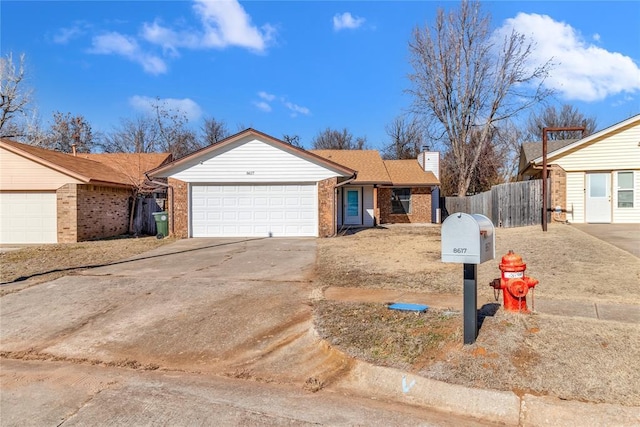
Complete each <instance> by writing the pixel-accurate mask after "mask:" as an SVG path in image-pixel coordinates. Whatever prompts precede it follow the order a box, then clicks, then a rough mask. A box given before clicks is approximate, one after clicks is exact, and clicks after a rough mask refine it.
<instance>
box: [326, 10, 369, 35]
mask: <svg viewBox="0 0 640 427" xmlns="http://www.w3.org/2000/svg"><path fill="white" fill-rule="evenodd" d="M364 21H365V19H364V18H360V17H358V16H352V15H351V13H349V12H345V13H342V14H340V13H336V14H335V15H334V16H333V29H334V30H335V31H340V30H343V29H345V28H347V29H355V28H358V27H360V26H361V25H362V24H364Z"/></svg>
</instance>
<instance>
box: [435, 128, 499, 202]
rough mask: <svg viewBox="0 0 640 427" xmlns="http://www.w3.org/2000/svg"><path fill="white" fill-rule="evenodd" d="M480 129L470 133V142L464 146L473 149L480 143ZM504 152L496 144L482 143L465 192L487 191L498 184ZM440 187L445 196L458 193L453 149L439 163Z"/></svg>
mask: <svg viewBox="0 0 640 427" xmlns="http://www.w3.org/2000/svg"><path fill="white" fill-rule="evenodd" d="M480 134H481V131H480V130H477V131H476V132H473V134H472V135H471V143H470V144H469V145H468V146H466V147H465V149H466V150H468V151H470V152H471V151H474V150H476V149H477V146H478V145H479V144H480ZM491 137H492V138H495V137H497V132H494V133H493V134H492V135H491ZM504 160H505V158H504V152H503V151H501V150H500V149H499V148H498V144H493V143H492V144H484V148H483V150H482V152H481V153H480V160H479V161H478V164H477V165H476V167H475V168H474V170H473V171H472V172H471V179H470V180H469V188H468V189H467V193H466V194H477V193H481V192H483V191H488V190H490V189H491V187H492V186H494V185H496V184H500V183H501V182H504V181H503V177H502V176H501V170H502V168H503V165H504ZM441 171H442V174H441V177H440V178H441V179H440V182H441V184H442V185H441V189H442V194H443V195H445V196H454V195H459V194H458V193H457V191H458V188H457V186H456V185H455V184H456V183H457V180H456V177H457V176H458V175H459V174H460V171H459V170H458V164H457V162H456V161H455V159H454V156H453V151H448V152H447V153H445V155H444V156H443V158H442V163H441Z"/></svg>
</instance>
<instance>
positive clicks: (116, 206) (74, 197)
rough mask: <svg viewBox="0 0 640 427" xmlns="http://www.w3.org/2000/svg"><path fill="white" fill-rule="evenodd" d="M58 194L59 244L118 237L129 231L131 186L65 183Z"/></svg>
mask: <svg viewBox="0 0 640 427" xmlns="http://www.w3.org/2000/svg"><path fill="white" fill-rule="evenodd" d="M56 195H57V215H58V219H57V221H58V242H59V243H73V242H82V241H86V240H96V239H102V238H105V237H113V236H119V235H122V234H126V233H127V232H128V230H129V209H130V197H131V191H130V190H129V189H126V188H114V187H105V186H97V185H90V184H66V185H64V186H62V187H60V188H59V189H58V190H57V191H56Z"/></svg>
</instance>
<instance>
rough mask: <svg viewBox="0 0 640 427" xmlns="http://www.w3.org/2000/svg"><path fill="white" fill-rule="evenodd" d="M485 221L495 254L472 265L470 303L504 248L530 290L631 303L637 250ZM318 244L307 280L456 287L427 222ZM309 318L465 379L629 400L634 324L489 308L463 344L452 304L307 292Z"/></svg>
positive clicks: (448, 377) (637, 293)
mask: <svg viewBox="0 0 640 427" xmlns="http://www.w3.org/2000/svg"><path fill="white" fill-rule="evenodd" d="M496 233H497V238H496V246H497V250H496V260H494V261H491V262H487V263H484V264H482V265H480V266H479V267H478V287H479V290H478V300H479V303H480V304H485V303H486V304H490V303H494V304H495V298H494V294H493V289H492V288H490V287H489V286H488V283H489V282H490V281H491V280H492V279H494V278H496V277H499V275H500V271H499V269H498V268H497V265H498V263H499V262H500V258H501V257H502V255H504V254H506V253H507V251H508V250H509V249H513V250H514V251H515V252H516V253H518V254H520V255H521V256H522V258H523V260H524V262H526V263H527V275H529V276H532V277H535V278H536V279H538V280H539V281H540V284H539V285H538V286H537V288H536V293H535V296H536V297H537V298H545V299H557V300H566V302H567V304H571V302H572V301H575V300H580V301H594V302H599V303H603V302H609V303H615V302H621V303H635V304H640V260H639V259H638V258H636V257H634V256H633V255H631V254H629V253H627V252H624V251H622V250H620V249H617V248H615V247H613V246H611V245H609V244H607V243H605V242H602V241H600V240H598V239H596V238H594V237H592V236H589V235H587V234H585V233H583V232H581V231H579V230H576V229H575V228H572V227H571V226H568V225H556V224H551V225H550V226H549V230H548V232H547V233H542V231H541V230H540V227H539V226H538V227H523V228H514V229H498V230H497V232H496ZM318 245H319V249H318V263H317V273H318V278H317V280H318V281H319V282H320V284H321V285H322V286H324V287H326V286H346V287H362V288H371V289H376V288H383V289H402V290H411V291H418V292H419V291H424V292H430V293H432V292H441V293H457V294H460V296H461V298H462V266H461V265H459V264H444V263H441V262H440V229H439V227H436V226H434V227H390V228H389V229H369V230H363V231H361V232H358V233H355V234H353V235H349V236H343V237H340V238H335V239H323V240H320V241H319V244H318ZM501 301H502V297H500V302H501ZM427 303H428V302H427ZM639 309H640V308H639ZM315 321H316V325H317V328H318V331H319V333H320V334H321V335H322V336H323V337H325V338H326V339H327V340H328V341H329V342H330V343H332V344H333V345H334V346H336V347H337V348H339V349H341V350H343V351H345V352H346V353H348V354H350V355H352V356H354V357H358V358H361V359H364V360H367V361H370V362H372V363H376V364H380V365H385V366H392V367H397V368H401V369H406V370H409V371H411V372H413V373H416V374H419V375H423V376H426V377H430V378H434V379H439V380H443V381H447V382H451V383H456V384H462V385H466V386H472V387H482V388H493V389H499V390H513V391H515V392H516V393H525V392H527V393H532V394H538V395H552V396H557V397H559V398H563V399H571V400H580V401H586V402H607V403H617V404H623V405H630V406H640V370H639V369H638V361H639V360H640V325H638V324H634V323H619V322H612V321H602V320H595V319H588V318H581V317H560V316H551V315H544V314H532V315H521V314H517V313H516V314H513V313H505V312H503V311H502V310H498V311H497V313H496V314H495V316H492V317H491V316H490V317H486V318H485V319H484V323H483V325H482V328H481V330H480V334H479V336H478V339H477V341H476V343H475V344H473V345H467V346H463V345H462V313H460V312H451V311H442V310H435V309H430V310H429V311H428V312H427V313H426V314H415V313H403V312H392V311H390V310H388V309H387V308H386V306H385V305H384V304H382V303H380V304H359V303H346V302H334V301H319V302H317V303H316V305H315Z"/></svg>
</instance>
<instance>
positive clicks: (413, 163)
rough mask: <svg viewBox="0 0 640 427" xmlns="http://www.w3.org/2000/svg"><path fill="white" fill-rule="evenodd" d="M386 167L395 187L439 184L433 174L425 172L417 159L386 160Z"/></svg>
mask: <svg viewBox="0 0 640 427" xmlns="http://www.w3.org/2000/svg"><path fill="white" fill-rule="evenodd" d="M384 165H385V167H386V168H387V172H389V177H390V178H391V182H392V183H393V185H395V186H399V185H402V186H407V187H420V186H425V185H438V184H439V181H438V178H436V176H435V175H434V174H433V172H425V171H424V170H423V169H422V167H421V166H420V164H419V163H418V161H417V160H416V159H409V160H385V161H384Z"/></svg>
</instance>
